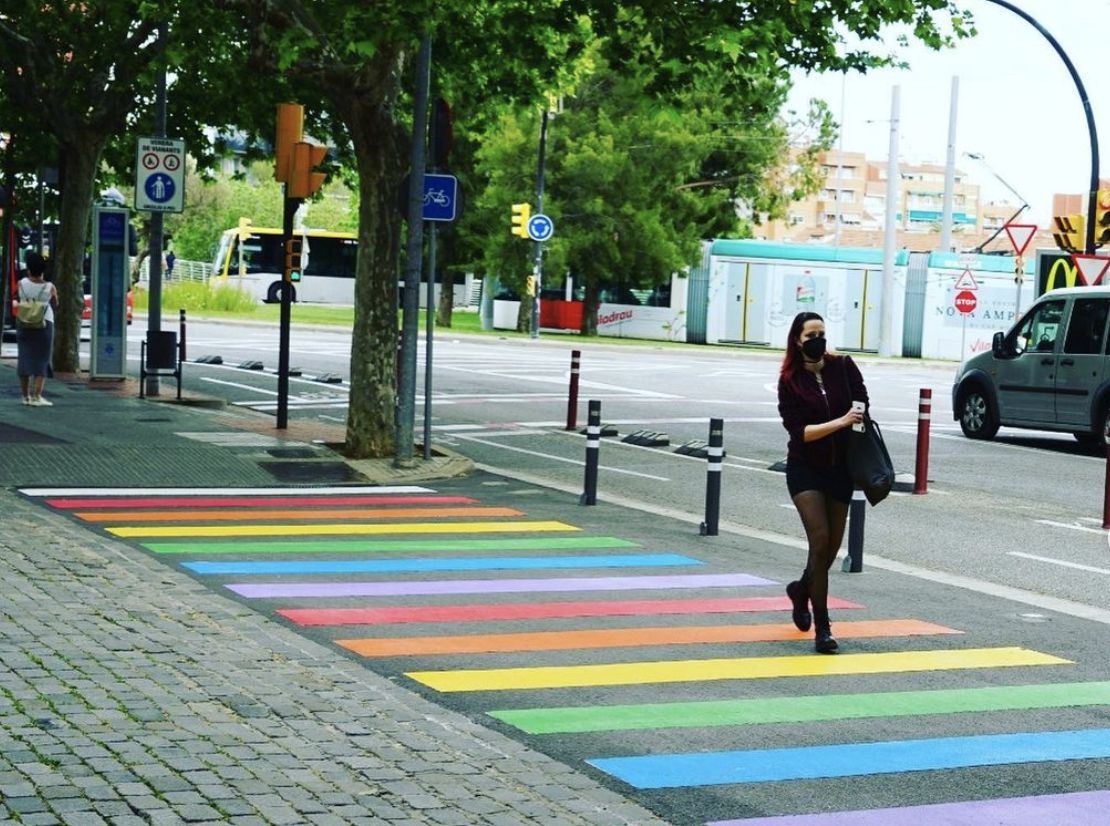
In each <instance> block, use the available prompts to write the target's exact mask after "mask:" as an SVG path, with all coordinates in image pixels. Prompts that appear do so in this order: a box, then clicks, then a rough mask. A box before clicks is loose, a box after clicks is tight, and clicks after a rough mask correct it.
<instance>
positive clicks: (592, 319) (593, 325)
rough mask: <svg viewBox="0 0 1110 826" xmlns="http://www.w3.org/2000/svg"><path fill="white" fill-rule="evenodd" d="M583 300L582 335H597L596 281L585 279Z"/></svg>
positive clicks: (597, 302)
mask: <svg viewBox="0 0 1110 826" xmlns="http://www.w3.org/2000/svg"><path fill="white" fill-rule="evenodd" d="M585 287H586V289H585V300H584V301H583V302H582V330H581V332H582V335H584V336H596V335H597V308H598V304H599V303H600V302H599V301H598V289H597V281H596V280H595V279H593V278H587V279H586V285H585Z"/></svg>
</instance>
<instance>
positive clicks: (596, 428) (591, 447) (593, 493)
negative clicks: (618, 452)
mask: <svg viewBox="0 0 1110 826" xmlns="http://www.w3.org/2000/svg"><path fill="white" fill-rule="evenodd" d="M600 453H601V402H600V401H598V400H597V399H590V401H589V412H588V413H587V419H586V480H585V490H584V491H583V493H582V496H580V497H579V499H578V504H580V505H596V504H597V465H598V458H599V455H600Z"/></svg>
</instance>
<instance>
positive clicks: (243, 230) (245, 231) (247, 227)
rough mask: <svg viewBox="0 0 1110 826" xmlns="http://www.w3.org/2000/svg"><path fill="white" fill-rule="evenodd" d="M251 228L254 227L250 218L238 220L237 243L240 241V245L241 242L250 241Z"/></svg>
mask: <svg viewBox="0 0 1110 826" xmlns="http://www.w3.org/2000/svg"><path fill="white" fill-rule="evenodd" d="M253 227H254V225H253V224H252V223H251V219H250V218H240V219H239V241H240V243H242V242H243V241H248V240H250V237H251V232H252V230H253Z"/></svg>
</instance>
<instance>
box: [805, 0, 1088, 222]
mask: <svg viewBox="0 0 1110 826" xmlns="http://www.w3.org/2000/svg"><path fill="white" fill-rule="evenodd" d="M1008 1H1009V2H1010V3H1011V5H1014V6H1017V7H1018V8H1021V9H1022V10H1023V11H1025V12H1026V13H1027V14H1028V15H1029V16H1031V17H1033V18H1034V19H1035V20H1036V21H1037V22H1038V23H1040V25H1041V26H1042V27H1043V28H1044V29H1046V30H1047V31H1048V32H1049V33H1050V34H1051V35H1052V36H1053V37H1054V38H1055V39H1056V40H1057V41H1058V42H1059V44H1060V46H1061V47H1062V48H1063V50H1064V52H1065V53H1066V54H1067V55H1068V57H1069V58H1070V59H1071V61H1072V63H1073V64H1074V65H1075V69H1076V71H1077V73H1078V74H1079V77H1080V80H1081V81H1082V82H1083V85H1084V87H1085V88H1086V91H1087V96H1088V99H1089V100H1090V104H1091V109H1092V112H1093V114H1094V118H1095V126H1096V129H1097V131H1098V135H1099V143H1100V153H1101V156H1102V157H1101V159H1100V166H1101V170H1100V172H1101V175H1102V177H1104V178H1110V65H1108V64H1107V62H1106V60H1105V57H1104V55H1105V54H1106V53H1107V51H1110V0H1008ZM960 6H961V8H965V9H968V10H970V11H971V12H972V14H973V15H974V17H975V26H976V28H977V30H978V34H977V35H976V36H975V37H973V38H970V39H967V40H963V41H960V43H959V44H958V45H957V46H956V47H955V48H954V49H948V50H945V51H942V52H933V51H931V50H930V49H928V48H926V47H924V46H919V45H914V44H913V42H912V41H911V45H910V46H909V47H908V48H906V49H903V50H900V51H899V54H900V55H901V56H902V57H903V59H905V60H906V61H907V62H909V64H910V68H909V70H895V69H884V70H879V71H873V72H869V73H867V74H866V75H860V74H858V73H854V74H849V75H847V76H846V77H845V76H843V75H841V74H832V75H818V74H811V75H808V76H807V75H805V74H804V73H801V72H799V73H796V74H795V76H794V82H795V86H794V89H793V91H792V92H791V95H790V99H789V102H788V106H789V107H790V108H793V109H796V110H799V111H804V110H805V108H806V105H807V102H808V101H809V99H810V98H813V97H818V98H821V99H823V100H825V101H826V102H827V103H828V105H829V107H830V109H831V111H832V114H833V117H834V118H835V119H836V120H837V121H838V122H841V123H842V124H843V127H844V128H843V144H840V143H839V142H838V143H837V144H836V145H835V146H837V147H839V146H841V145H842V146H843V148H844V151H846V152H864V153H866V155H867V156H868V159H869V160H877V161H880V162H883V163H885V162H886V158H887V153H888V148H889V145H890V120H891V96H892V89H893V87H894V86H896V85H897V86H898V87H899V96H900V118H899V144H898V146H899V149H898V156H899V160H901V161H903V162H909V163H925V162H932V163H938V164H941V165H943V164H944V163H945V162H946V159H947V154H948V129H949V112H950V108H951V104H950V101H951V91H952V78H953V77H958V78H959V91H958V95H959V97H958V109H957V115H956V142H955V145H956V167H957V168H958V169H961V170H963V171H964V172H966V173H967V174H968V177H969V179H970V180H971V182H973V183H978V184H979V185H980V187H981V190H980V191H981V197H983V198H984V199H985V200H988V201H989V200H1008V201H1010V202H1013V203H1015V205H1016V206H1020V201H1018V200H1017V198H1016V197H1015V195H1014V194H1013V192H1011V191H1010V190H1013V191H1014V192H1016V193H1017V194H1018V195H1020V196H1021V198H1022V199H1024V200H1026V201H1027V202H1028V203H1029V207H1030V208H1029V209H1028V210H1026V212H1025V213H1024V214H1023V216H1022V219H1021V221H1022V222H1025V223H1036V224H1038V225H1039V226H1041V227H1047V226H1048V225H1049V223H1050V222H1051V219H1052V195H1053V194H1054V193H1056V192H1067V193H1078V192H1086V191H1087V187H1088V183H1089V181H1090V176H1091V153H1090V139H1089V137H1088V132H1087V126H1086V120H1085V118H1084V113H1083V107H1082V103H1081V100H1080V96H1079V93H1078V91H1077V90H1076V87H1075V85H1074V83H1073V82H1072V80H1071V77H1070V76H1069V74H1068V71H1067V68H1066V66H1065V64H1064V62H1063V60H1062V59H1061V58H1060V56H1059V55H1058V54H1057V53H1056V51H1055V50H1054V49H1053V48H1052V45H1051V44H1050V43H1049V41H1048V40H1047V39H1045V37H1044V36H1043V35H1042V34H1041V33H1040V32H1038V31H1037V29H1036V28H1035V27H1034V26H1033V25H1031V24H1030V23H1028V22H1026V21H1025V20H1023V19H1022V18H1021V17H1020V16H1018V15H1017V14H1015V13H1013V12H1011V11H1009V10H1008V9H1006V8H1004V7H1001V6H997V5H995V4H993V3H990V2H988V0H960ZM889 42H890V44H891V46H892V47H895V48H896V44H895V41H894V39H893V37H891V38H890V41H889ZM965 152H970V153H973V154H981V155H982V156H983V160H981V161H980V160H974V159H971V158H968V157H966V156H965V155H964V153H965ZM1000 179H1001V180H1000ZM1007 185H1008V187H1007Z"/></svg>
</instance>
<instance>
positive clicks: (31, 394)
mask: <svg viewBox="0 0 1110 826" xmlns="http://www.w3.org/2000/svg"><path fill="white" fill-rule="evenodd" d="M26 265H27V272H26V275H25V276H24V277H23V278H21V279H20V280H19V289H18V290H17V291H16V307H17V309H16V312H17V313H18V311H19V310H18V306H19V304H21V303H29V302H40V303H43V304H45V305H46V308H45V310H46V312H45V314H44V315H43V322H42V326H41V327H37V326H33V325H30V324H24V323H20V324H19V328H18V329H17V330H16V345H17V347H18V350H19V359H18V368H19V387H20V389H21V390H22V391H23V403H24V404H29V405H31V406H33V407H53V403H52V402H50V401H47V400H46V399H44V398H43V397H42V387H43V385H44V384H45V383H46V374H47V372H49V369H50V356H51V354H52V352H53V350H54V308H55V307H57V306H58V291H57V290H56V289H54V285H53V284H51V283H50V282H49V281H46V280H45V277H44V276H45V274H46V261H45V260H44V259H43V257H42V256H41V255H39V254H38V253H37V252H29V253H27V260H26Z"/></svg>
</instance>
